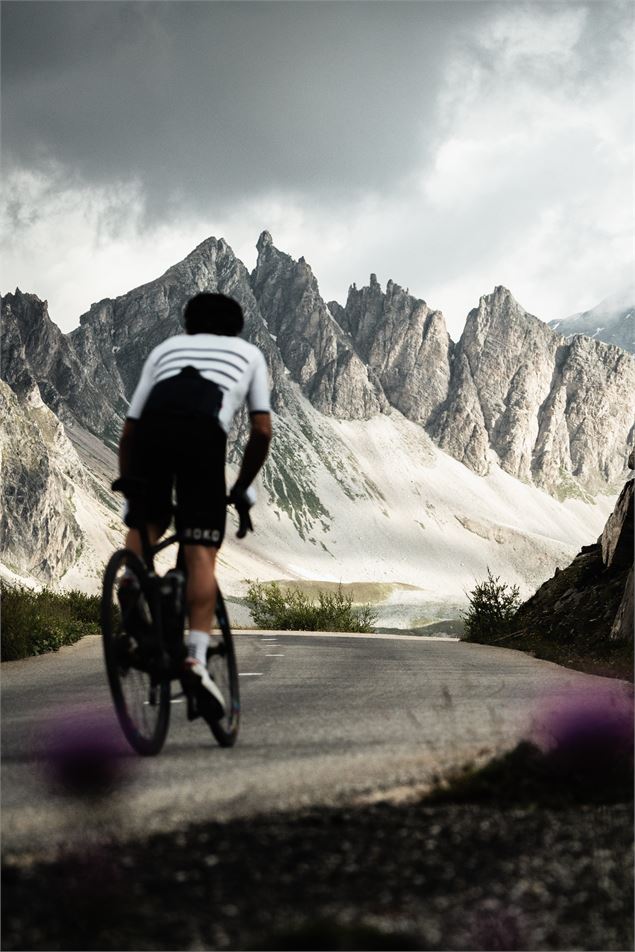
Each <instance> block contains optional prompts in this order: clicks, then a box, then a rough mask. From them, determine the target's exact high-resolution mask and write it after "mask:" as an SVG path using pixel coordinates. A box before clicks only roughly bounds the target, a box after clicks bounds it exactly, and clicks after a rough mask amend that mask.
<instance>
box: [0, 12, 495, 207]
mask: <svg viewBox="0 0 635 952" xmlns="http://www.w3.org/2000/svg"><path fill="white" fill-rule="evenodd" d="M480 6H481V5H480V4H471V3H449V4H448V3H401V2H399V3H393V2H391V3H365V2H333V3H331V2H316V3H313V2H310V3H283V2H278V3H263V2H256V3H249V2H231V3H189V2H180V3H152V2H150V3H132V4H128V3H101V2H96V3H93V2H90V3H85V2H72V3H58V2H55V3H14V2H8V3H3V4H2V67H3V74H4V85H3V133H4V143H5V151H6V154H7V156H8V159H9V163H10V164H19V165H21V166H23V167H25V166H26V167H33V166H34V165H36V164H37V163H40V164H43V163H46V162H47V161H48V160H49V159H54V160H55V161H57V162H60V163H62V164H63V165H64V166H65V167H66V168H67V169H68V170H69V172H70V173H73V174H75V175H77V176H79V178H80V180H82V181H86V182H89V183H91V184H108V183H109V182H113V181H117V180H124V181H125V180H129V179H130V178H138V179H139V180H140V181H141V182H142V183H143V186H144V188H145V191H146V196H147V200H148V203H149V209H150V210H151V211H154V212H160V210H161V209H162V208H164V207H166V204H167V203H169V202H170V201H171V200H173V201H178V202H179V203H180V204H181V206H184V205H189V206H191V207H196V206H198V210H201V211H203V210H206V208H207V207H209V206H210V205H213V206H214V208H216V209H218V206H219V205H222V204H224V203H227V202H231V201H234V200H236V199H238V198H240V199H243V198H244V197H245V196H246V195H254V194H263V193H266V192H267V191H276V192H277V191H280V190H281V189H282V190H286V191H294V190H298V191H300V190H302V191H304V192H306V191H308V192H312V193H314V194H318V195H325V194H329V195H331V196H337V193H338V192H339V193H341V194H346V193H350V192H351V191H355V190H356V189H358V188H361V183H362V182H363V188H364V190H372V189H376V188H381V187H382V186H383V185H385V184H386V183H389V182H394V181H395V180H397V179H399V178H400V177H403V176H405V175H407V174H408V172H409V171H410V170H411V169H413V168H414V167H415V166H419V167H420V166H421V162H422V157H423V156H424V153H425V142H426V125H427V123H429V122H430V121H431V118H432V113H433V107H434V102H435V98H436V95H437V92H438V81H439V77H440V75H441V73H442V63H443V57H444V55H445V51H446V43H447V39H448V37H449V36H450V37H451V35H452V30H448V21H451V22H453V23H455V24H456V26H457V27H459V26H461V25H462V26H463V27H465V24H466V23H467V22H469V20H470V18H473V17H475V16H477V15H478V9H477V8H478V7H480Z"/></svg>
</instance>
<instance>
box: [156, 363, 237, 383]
mask: <svg viewBox="0 0 635 952" xmlns="http://www.w3.org/2000/svg"><path fill="white" fill-rule="evenodd" d="M186 366H187V358H185V357H176V358H175V360H174V361H171V362H170V365H168V364H167V363H165V364H164V365H163V366H162V367H159V368H158V372H159V374H162V373H163V372H164V371H166V370H175V369H178V368H181V369H182V368H183V367H186ZM203 370H204V371H205V373H209V374H222V375H223V377H229V379H230V380H232V381H233V382H234V383H237V382H238V381H239V380H240V376H242V371H239V374H240V376H238V377H234V375H233V374H228V373H227V371H226V370H220V368H219V367H204V368H203Z"/></svg>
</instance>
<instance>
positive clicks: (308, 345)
mask: <svg viewBox="0 0 635 952" xmlns="http://www.w3.org/2000/svg"><path fill="white" fill-rule="evenodd" d="M257 247H258V261H257V263H256V267H255V269H254V271H253V272H252V274H251V286H252V289H253V292H254V295H255V297H256V300H257V301H258V305H259V308H260V312H261V314H262V316H263V318H264V320H265V322H266V324H267V327H268V329H269V333H270V335H271V337H272V339H273V340H275V342H276V344H277V346H278V349H279V351H280V354H281V356H282V359H283V361H284V364H285V366H286V367H287V369H288V370H289V372H290V374H291V376H292V378H293V380H295V381H296V382H297V383H298V384H299V385H300V387H301V388H302V392H303V393H304V394H306V396H307V397H308V398H309V400H310V401H311V403H312V404H313V406H314V407H315V408H316V409H317V410H319V411H320V412H321V413H325V414H328V415H329V416H335V417H340V418H341V419H345V420H367V419H369V418H370V417H372V416H374V415H375V414H377V413H379V412H381V411H385V410H387V409H388V402H387V400H386V398H385V396H384V394H383V392H382V388H381V385H380V383H379V381H378V380H377V378H376V377H375V375H374V374H373V372H372V369H369V368H368V367H367V366H366V365H365V364H364V362H363V361H362V360H361V359H360V358H359V356H358V355H357V354H356V353H355V349H354V348H353V346H352V345H351V341H350V338H349V337H348V335H347V334H345V333H344V332H343V330H342V328H341V327H340V326H339V325H338V323H337V322H336V321H335V320H334V319H333V317H332V315H331V313H330V312H329V309H328V307H327V306H326V304H325V303H324V301H323V300H322V298H321V297H320V293H319V289H318V284H317V281H316V279H315V276H314V275H313V272H312V271H311V268H310V266H309V265H308V264H307V262H306V261H305V260H304V258H300V260H299V261H294V260H293V258H291V257H290V255H287V254H284V253H283V252H281V251H278V249H277V248H276V247H275V246H274V244H273V242H272V239H271V235H270V234H269V232H266V231H265V232H263V233H262V234H261V236H260V238H259V239H258V246H257Z"/></svg>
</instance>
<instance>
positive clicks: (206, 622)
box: [183, 545, 218, 632]
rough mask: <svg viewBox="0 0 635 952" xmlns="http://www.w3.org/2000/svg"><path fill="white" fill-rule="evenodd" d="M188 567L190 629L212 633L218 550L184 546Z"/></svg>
mask: <svg viewBox="0 0 635 952" xmlns="http://www.w3.org/2000/svg"><path fill="white" fill-rule="evenodd" d="M183 552H184V555H185V564H186V566H187V596H186V597H187V608H188V615H189V619H190V628H193V629H195V630H198V631H206V632H210V631H211V630H212V622H213V618H214V610H215V608H216V577H215V574H214V573H215V568H216V556H217V554H218V549H216V548H210V547H209V546H203V545H184V546H183Z"/></svg>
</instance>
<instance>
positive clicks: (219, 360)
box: [155, 354, 245, 374]
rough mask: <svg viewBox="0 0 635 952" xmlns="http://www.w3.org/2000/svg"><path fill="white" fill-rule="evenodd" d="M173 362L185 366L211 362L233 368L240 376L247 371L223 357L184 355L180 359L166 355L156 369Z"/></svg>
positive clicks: (157, 363) (158, 362) (159, 361)
mask: <svg viewBox="0 0 635 952" xmlns="http://www.w3.org/2000/svg"><path fill="white" fill-rule="evenodd" d="M173 360H175V361H177V362H178V363H181V362H182V363H183V364H186V363H187V362H188V360H194V361H196V360H199V361H203V362H204V363H208V364H209V363H211V362H213V363H215V364H227V366H228V367H232V368H233V369H234V370H237V371H238V373H239V374H241V373H243V371H244V369H245V368H244V367H239V366H237V364H232V362H231V360H225V359H224V358H223V357H204V356H202V355H200V354H196V356H192V355H191V356H189V357H184V356H183V355H181V356H180V357H172V354H165V355H164V356H163V357H161V358H160V359H159V360H158V361H157V362H156V365H155V369H156V370H159V369H160V370H162V369H163V368H164V367H167V365H168V364H169V363H172V361H173Z"/></svg>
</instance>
